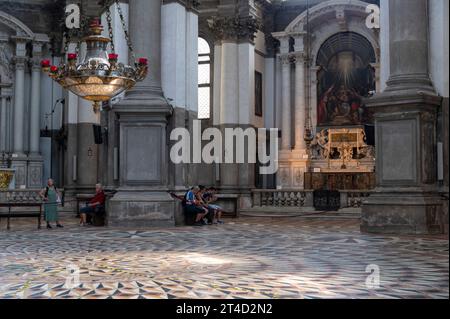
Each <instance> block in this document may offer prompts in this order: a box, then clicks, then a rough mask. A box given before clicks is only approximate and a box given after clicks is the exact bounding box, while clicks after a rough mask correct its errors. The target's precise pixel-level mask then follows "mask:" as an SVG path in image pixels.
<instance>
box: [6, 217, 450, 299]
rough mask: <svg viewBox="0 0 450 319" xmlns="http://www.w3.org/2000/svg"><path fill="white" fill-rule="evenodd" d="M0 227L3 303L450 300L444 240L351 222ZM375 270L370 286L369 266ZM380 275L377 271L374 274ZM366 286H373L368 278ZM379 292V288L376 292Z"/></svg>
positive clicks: (16, 223)
mask: <svg viewBox="0 0 450 319" xmlns="http://www.w3.org/2000/svg"><path fill="white" fill-rule="evenodd" d="M65 223H66V228H64V229H62V230H60V229H58V230H56V229H52V230H40V231H38V230H36V229H35V226H36V225H35V223H34V220H26V221H23V220H20V221H18V220H13V221H12V230H11V231H9V232H7V231H6V230H5V222H4V221H2V223H1V224H0V297H1V298H448V293H449V264H448V257H449V256H448V247H449V245H448V238H445V237H396V236H374V235H364V234H360V232H359V229H358V225H357V224H356V223H355V222H353V221H310V220H304V219H301V218H289V219H282V220H271V219H257V218H248V219H245V220H244V219H240V220H228V221H227V223H226V224H225V225H220V226H207V227H184V228H171V229H141V230H139V229H111V228H79V227H78V226H76V221H75V220H74V219H67V220H65ZM369 265H372V266H371V267H375V268H372V269H375V270H376V269H377V267H378V269H379V274H380V277H379V278H380V287H379V288H378V289H377V288H376V280H375V281H373V280H372V281H369V285H367V283H366V281H367V277H368V276H369V275H370V274H369V273H366V268H367V266H369ZM374 275H376V272H375V273H374ZM370 278H375V279H376V278H377V277H376V276H372V277H370ZM373 284H375V286H372V285H373Z"/></svg>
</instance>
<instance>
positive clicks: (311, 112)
mask: <svg viewBox="0 0 450 319" xmlns="http://www.w3.org/2000/svg"><path fill="white" fill-rule="evenodd" d="M309 72H310V76H311V94H310V96H309V99H308V101H307V102H306V108H307V110H306V111H307V114H308V116H309V117H310V118H311V123H312V130H313V132H315V131H316V128H317V103H318V101H317V99H318V97H317V84H318V81H317V72H319V67H317V66H310V68H309Z"/></svg>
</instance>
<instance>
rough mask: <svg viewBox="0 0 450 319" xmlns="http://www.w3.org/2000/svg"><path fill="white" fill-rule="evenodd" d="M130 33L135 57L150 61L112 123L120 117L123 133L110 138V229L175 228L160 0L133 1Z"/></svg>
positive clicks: (169, 111) (130, 13)
mask: <svg viewBox="0 0 450 319" xmlns="http://www.w3.org/2000/svg"><path fill="white" fill-rule="evenodd" d="M129 29H130V37H131V41H132V42H133V45H134V50H135V54H136V58H139V57H147V58H148V59H149V73H148V75H147V77H146V79H145V80H144V81H142V82H139V83H138V84H137V85H136V86H135V87H134V88H133V89H131V90H130V91H129V92H127V94H126V95H125V98H124V99H123V100H122V101H120V102H119V103H117V104H114V105H113V108H112V112H113V113H114V117H112V118H116V119H117V118H120V121H117V125H118V129H119V132H118V133H117V135H116V136H109V138H110V141H111V142H109V144H108V147H112V148H115V147H117V148H118V150H119V161H118V162H119V176H118V177H119V181H118V183H119V187H118V191H117V193H116V194H115V195H114V197H113V198H112V199H111V200H110V201H109V204H108V218H107V221H108V224H109V225H112V226H118V225H120V226H138V225H139V226H144V227H145V226H161V225H164V226H171V225H172V226H173V225H174V224H175V220H174V211H175V202H174V200H173V199H172V198H171V197H170V196H169V195H168V193H167V190H168V189H169V176H168V167H169V158H168V156H169V152H168V146H167V131H168V130H167V126H168V117H169V116H170V115H171V114H172V107H171V106H170V105H169V104H168V103H167V101H166V99H165V97H164V96H163V93H162V89H161V1H148V0H130V2H129ZM130 59H132V57H130ZM130 62H133V63H134V61H130ZM111 125H116V124H115V123H111ZM109 131H114V130H113V129H112V130H109Z"/></svg>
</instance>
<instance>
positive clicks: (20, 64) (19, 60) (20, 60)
mask: <svg viewBox="0 0 450 319" xmlns="http://www.w3.org/2000/svg"><path fill="white" fill-rule="evenodd" d="M27 62H28V57H26V56H14V57H13V63H14V65H15V66H16V70H24V69H25V66H26V64H27Z"/></svg>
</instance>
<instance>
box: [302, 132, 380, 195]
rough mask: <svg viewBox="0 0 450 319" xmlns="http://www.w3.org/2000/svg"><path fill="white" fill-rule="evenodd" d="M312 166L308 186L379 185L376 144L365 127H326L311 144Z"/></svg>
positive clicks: (345, 187) (362, 187) (347, 187)
mask: <svg viewBox="0 0 450 319" xmlns="http://www.w3.org/2000/svg"><path fill="white" fill-rule="evenodd" d="M309 152H310V154H309V155H310V158H311V170H310V172H308V173H305V188H306V189H314V190H369V189H373V188H374V187H375V147H374V146H371V145H368V144H367V139H366V134H365V131H364V129H363V128H360V127H356V128H339V129H332V128H330V129H324V130H322V131H320V132H319V133H317V135H316V137H315V138H314V140H313V141H312V143H311V146H310V148H309Z"/></svg>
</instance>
